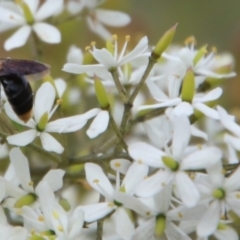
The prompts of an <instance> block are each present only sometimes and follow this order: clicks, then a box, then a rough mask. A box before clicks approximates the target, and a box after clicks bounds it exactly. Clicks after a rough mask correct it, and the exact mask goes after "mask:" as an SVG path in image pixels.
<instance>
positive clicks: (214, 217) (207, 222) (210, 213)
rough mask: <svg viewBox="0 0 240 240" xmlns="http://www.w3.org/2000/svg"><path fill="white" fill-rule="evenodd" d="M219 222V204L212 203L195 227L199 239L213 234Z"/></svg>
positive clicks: (216, 202)
mask: <svg viewBox="0 0 240 240" xmlns="http://www.w3.org/2000/svg"><path fill="white" fill-rule="evenodd" d="M219 221H220V203H219V201H214V202H213V203H212V204H211V205H210V206H209V207H208V209H207V210H206V212H205V214H204V215H203V217H202V218H201V220H200V222H199V224H198V226H197V234H198V236H199V237H208V236H210V235H211V234H213V233H214V232H215V231H216V229H217V225H218V222H219Z"/></svg>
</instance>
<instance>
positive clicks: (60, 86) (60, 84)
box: [54, 78, 67, 98]
mask: <svg viewBox="0 0 240 240" xmlns="http://www.w3.org/2000/svg"><path fill="white" fill-rule="evenodd" d="M54 83H55V86H56V88H57V92H58V97H59V98H61V97H62V95H63V93H64V91H65V90H66V87H67V84H66V82H65V81H64V80H63V79H62V78H57V79H55V80H54Z"/></svg>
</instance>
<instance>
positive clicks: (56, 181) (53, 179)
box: [42, 169, 65, 192]
mask: <svg viewBox="0 0 240 240" xmlns="http://www.w3.org/2000/svg"><path fill="white" fill-rule="evenodd" d="M64 174H65V171H63V170H61V169H54V170H50V171H49V172H47V174H46V175H45V176H44V177H43V179H42V180H44V181H46V182H47V183H48V185H49V186H50V188H51V189H52V191H53V192H55V191H57V190H59V189H61V188H62V186H63V176H64Z"/></svg>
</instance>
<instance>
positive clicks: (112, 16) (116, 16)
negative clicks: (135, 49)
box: [95, 9, 131, 27]
mask: <svg viewBox="0 0 240 240" xmlns="http://www.w3.org/2000/svg"><path fill="white" fill-rule="evenodd" d="M95 13H96V18H97V19H98V20H99V21H100V22H101V23H103V24H105V25H107V26H112V27H123V26H126V25H127V24H129V23H130V21H131V18H130V17H129V16H128V15H127V14H126V13H123V12H120V11H112V10H104V9H97V10H96V11H95Z"/></svg>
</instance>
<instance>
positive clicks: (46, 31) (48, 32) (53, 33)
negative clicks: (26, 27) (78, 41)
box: [33, 22, 61, 44]
mask: <svg viewBox="0 0 240 240" xmlns="http://www.w3.org/2000/svg"><path fill="white" fill-rule="evenodd" d="M33 30H34V31H35V32H36V34H37V35H38V37H39V38H40V39H41V40H42V41H44V42H47V43H52V44H55V43H60V42H61V33H60V31H59V30H58V29H57V28H56V27H54V26H52V25H50V24H48V23H42V22H41V23H35V24H34V25H33Z"/></svg>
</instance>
